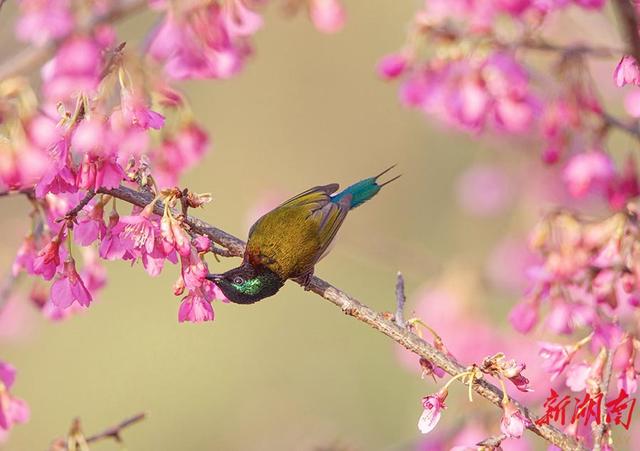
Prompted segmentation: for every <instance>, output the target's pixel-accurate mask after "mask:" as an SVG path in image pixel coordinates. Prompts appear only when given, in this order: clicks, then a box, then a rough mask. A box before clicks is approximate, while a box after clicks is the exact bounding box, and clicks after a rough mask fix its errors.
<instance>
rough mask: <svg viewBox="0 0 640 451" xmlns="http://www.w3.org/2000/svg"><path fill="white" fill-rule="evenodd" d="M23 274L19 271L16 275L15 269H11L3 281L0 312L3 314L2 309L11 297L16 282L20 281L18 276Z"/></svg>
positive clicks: (0, 294) (0, 288)
mask: <svg viewBox="0 0 640 451" xmlns="http://www.w3.org/2000/svg"><path fill="white" fill-rule="evenodd" d="M21 274H22V273H19V274H18V275H17V276H14V275H13V271H11V270H9V272H7V275H6V276H5V278H4V281H3V282H2V285H0V314H2V310H3V309H4V307H5V306H6V304H7V302H8V301H9V299H10V298H11V293H13V288H14V287H15V285H16V283H18V278H19V277H20V275H21Z"/></svg>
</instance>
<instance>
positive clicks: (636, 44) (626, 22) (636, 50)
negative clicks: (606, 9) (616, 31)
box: [613, 0, 640, 63]
mask: <svg viewBox="0 0 640 451" xmlns="http://www.w3.org/2000/svg"><path fill="white" fill-rule="evenodd" d="M613 4H614V5H615V9H616V11H617V13H618V17H619V19H620V21H621V22H622V26H623V29H624V33H625V36H624V38H625V40H626V41H627V45H628V49H629V50H628V52H629V54H630V55H632V56H633V57H634V58H635V59H636V61H638V62H639V63H640V35H639V34H638V18H637V16H636V6H635V4H634V3H633V2H631V1H630V0H614V2H613Z"/></svg>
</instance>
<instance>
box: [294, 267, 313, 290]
mask: <svg viewBox="0 0 640 451" xmlns="http://www.w3.org/2000/svg"><path fill="white" fill-rule="evenodd" d="M312 278H313V272H310V273H309V274H305V275H304V276H301V277H298V282H299V283H300V285H302V288H304V291H309V290H311V279H312Z"/></svg>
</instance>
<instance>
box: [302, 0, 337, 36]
mask: <svg viewBox="0 0 640 451" xmlns="http://www.w3.org/2000/svg"><path fill="white" fill-rule="evenodd" d="M309 17H311V22H313V25H315V27H316V28H317V29H318V30H319V31H322V32H323V33H336V32H338V31H340V30H341V29H342V28H343V27H344V23H345V21H346V13H345V10H344V6H342V3H341V2H340V0H309Z"/></svg>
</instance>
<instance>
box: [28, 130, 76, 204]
mask: <svg viewBox="0 0 640 451" xmlns="http://www.w3.org/2000/svg"><path fill="white" fill-rule="evenodd" d="M50 158H51V163H50V166H49V168H48V169H47V171H46V172H45V173H44V175H43V176H42V179H41V180H40V181H39V182H38V184H37V185H36V196H37V197H39V198H42V197H44V196H45V194H47V193H53V194H58V193H74V192H76V191H77V190H78V186H77V182H76V175H75V173H74V171H73V165H72V163H71V155H70V152H69V140H68V139H67V138H66V137H63V138H62V139H60V140H59V141H58V142H57V143H56V144H55V145H54V146H53V147H52V148H51V150H50Z"/></svg>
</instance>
